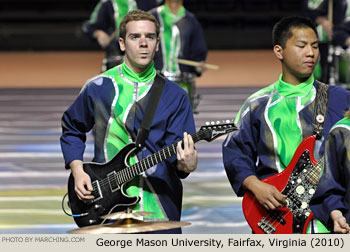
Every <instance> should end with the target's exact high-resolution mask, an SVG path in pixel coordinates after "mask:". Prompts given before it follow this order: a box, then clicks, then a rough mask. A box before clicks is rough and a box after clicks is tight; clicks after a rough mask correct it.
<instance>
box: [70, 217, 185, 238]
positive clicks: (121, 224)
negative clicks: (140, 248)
mask: <svg viewBox="0 0 350 252" xmlns="http://www.w3.org/2000/svg"><path fill="white" fill-rule="evenodd" d="M190 224H191V223H189V222H181V221H154V222H148V221H140V220H137V219H133V218H128V219H123V220H119V221H117V222H115V223H112V224H105V225H94V226H87V227H82V228H78V229H73V230H70V231H68V233H70V234H130V233H143V232H150V231H158V230H166V229H172V228H178V227H183V226H187V225H190Z"/></svg>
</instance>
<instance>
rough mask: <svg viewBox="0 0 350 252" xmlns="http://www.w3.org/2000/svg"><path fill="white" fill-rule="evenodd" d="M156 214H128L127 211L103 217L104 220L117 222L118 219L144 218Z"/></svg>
mask: <svg viewBox="0 0 350 252" xmlns="http://www.w3.org/2000/svg"><path fill="white" fill-rule="evenodd" d="M153 214H155V213H152V212H141V211H139V212H136V211H135V212H133V211H132V212H127V211H122V212H116V213H111V214H107V215H103V216H101V218H102V219H110V220H117V219H128V218H137V217H142V216H147V215H153Z"/></svg>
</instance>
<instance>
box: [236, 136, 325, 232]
mask: <svg viewBox="0 0 350 252" xmlns="http://www.w3.org/2000/svg"><path fill="white" fill-rule="evenodd" d="M315 139H316V138H315V136H309V137H307V138H306V139H304V140H303V141H302V142H301V144H300V145H299V147H298V148H297V150H296V152H295V154H294V156H293V158H292V160H291V162H290V163H289V165H288V166H287V168H286V169H284V170H283V171H282V172H281V173H278V174H276V175H273V176H271V177H268V178H265V179H263V180H262V181H263V182H265V183H268V184H271V185H274V186H275V187H276V188H277V190H279V191H280V192H282V193H283V194H284V195H287V198H286V201H287V205H286V206H285V207H283V208H279V209H277V210H267V209H266V208H264V207H263V206H262V205H261V204H260V203H259V202H258V201H257V200H256V199H255V197H254V196H253V194H252V193H251V192H249V191H247V192H246V193H245V195H244V197H243V202H242V208H243V213H244V216H245V218H246V220H247V222H248V224H249V226H250V227H251V228H252V230H253V232H254V233H256V234H295V233H306V229H307V225H308V224H309V222H310V220H311V218H312V217H313V216H314V214H313V213H312V212H311V210H310V208H309V203H310V200H311V198H312V196H313V195H314V193H315V191H316V187H317V183H318V180H319V178H320V174H321V169H322V162H323V158H322V159H321V160H320V161H319V162H317V161H316V160H315V159H314V154H313V150H314V144H315Z"/></svg>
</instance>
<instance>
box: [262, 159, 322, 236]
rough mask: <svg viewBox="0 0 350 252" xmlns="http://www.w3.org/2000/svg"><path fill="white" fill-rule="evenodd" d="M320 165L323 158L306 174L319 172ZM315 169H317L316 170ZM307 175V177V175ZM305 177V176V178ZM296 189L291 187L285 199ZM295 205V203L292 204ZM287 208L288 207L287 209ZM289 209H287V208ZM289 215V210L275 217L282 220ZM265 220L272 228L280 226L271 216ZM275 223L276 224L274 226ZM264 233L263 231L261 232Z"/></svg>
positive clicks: (290, 212)
mask: <svg viewBox="0 0 350 252" xmlns="http://www.w3.org/2000/svg"><path fill="white" fill-rule="evenodd" d="M322 163H323V158H322V159H321V160H320V161H319V162H318V163H317V164H315V165H313V164H312V166H313V167H312V168H311V171H310V172H309V173H308V174H310V173H313V171H316V170H320V169H319V168H320V167H321V165H322ZM316 168H317V169H316ZM308 174H307V175H308ZM307 175H306V176H307ZM314 178H315V179H317V178H316V177H314ZM318 180H319V178H318V179H317V181H318ZM296 187H297V185H295V187H292V188H291V189H290V192H291V193H289V194H287V197H290V196H291V194H293V191H294V190H293V189H296ZM291 200H292V201H293V203H294V202H295V201H294V200H293V198H291ZM294 204H295V203H294ZM287 208H288V207H287ZM288 209H289V208H288ZM270 212H272V211H270ZM289 214H293V213H292V211H291V210H290V209H289V211H287V212H284V213H282V214H280V215H275V216H277V218H283V217H287V216H288V215H289ZM265 218H266V220H267V221H268V222H269V223H270V224H272V226H274V227H276V228H277V227H279V226H280V225H282V223H280V222H279V221H278V220H276V218H274V219H272V218H273V216H270V215H269V214H268V215H267V216H265ZM271 220H272V222H271ZM276 223H277V224H276ZM263 231H264V230H263Z"/></svg>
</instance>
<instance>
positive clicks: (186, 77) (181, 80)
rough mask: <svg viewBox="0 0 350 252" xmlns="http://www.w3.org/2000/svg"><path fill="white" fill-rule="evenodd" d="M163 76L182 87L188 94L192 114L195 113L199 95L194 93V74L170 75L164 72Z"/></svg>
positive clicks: (170, 73)
mask: <svg viewBox="0 0 350 252" xmlns="http://www.w3.org/2000/svg"><path fill="white" fill-rule="evenodd" d="M163 75H164V76H165V77H166V78H168V79H169V80H171V81H173V82H175V83H177V84H178V85H179V86H180V87H182V88H183V89H184V90H185V91H186V92H187V94H188V96H189V98H190V102H191V106H192V110H193V112H194V113H197V110H196V108H197V106H198V104H199V98H200V97H199V95H198V94H197V93H196V87H195V74H194V73H180V74H177V73H172V72H164V73H163Z"/></svg>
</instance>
